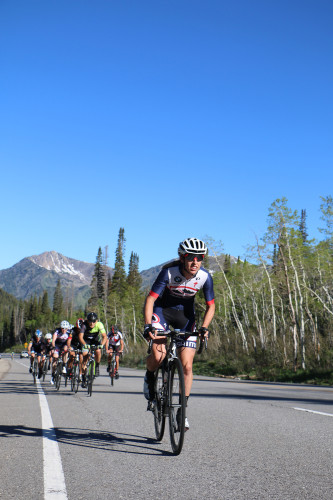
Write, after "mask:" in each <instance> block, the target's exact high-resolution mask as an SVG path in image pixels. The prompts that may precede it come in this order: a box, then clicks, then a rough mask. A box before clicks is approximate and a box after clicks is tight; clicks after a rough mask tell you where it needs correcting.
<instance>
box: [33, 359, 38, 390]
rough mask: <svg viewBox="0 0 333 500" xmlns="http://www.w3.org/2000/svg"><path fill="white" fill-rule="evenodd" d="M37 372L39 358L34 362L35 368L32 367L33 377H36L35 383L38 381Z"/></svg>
mask: <svg viewBox="0 0 333 500" xmlns="http://www.w3.org/2000/svg"><path fill="white" fill-rule="evenodd" d="M37 373H38V361H37V359H35V360H34V364H33V369H32V375H33V378H34V384H35V383H36V381H37Z"/></svg>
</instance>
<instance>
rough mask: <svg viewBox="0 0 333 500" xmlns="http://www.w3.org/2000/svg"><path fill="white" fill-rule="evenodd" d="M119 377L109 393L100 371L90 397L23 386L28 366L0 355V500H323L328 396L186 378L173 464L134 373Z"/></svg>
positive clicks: (329, 434) (331, 489) (328, 485)
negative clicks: (182, 425)
mask: <svg viewBox="0 0 333 500" xmlns="http://www.w3.org/2000/svg"><path fill="white" fill-rule="evenodd" d="M120 374H121V377H120V379H119V380H117V381H115V385H114V387H111V385H110V382H109V378H108V377H107V374H106V370H105V368H104V367H103V368H102V371H101V376H100V377H99V378H98V379H96V381H95V384H94V393H93V395H92V397H91V398H90V397H88V396H87V395H86V392H85V391H83V390H82V389H80V390H79V392H78V394H76V395H75V394H72V393H71V392H70V389H69V388H65V387H64V386H62V387H61V388H60V391H59V392H56V391H55V389H54V387H53V386H51V385H50V383H49V376H48V377H47V381H46V382H44V383H41V384H37V386H34V385H33V383H32V377H31V375H30V374H29V373H28V360H26V359H20V358H19V357H15V358H14V360H11V359H10V357H4V355H3V356H2V359H1V360H0V500H7V499H15V500H20V499H25V500H27V499H28V500H29V499H34V500H50V499H52V498H57V499H61V500H64V499H70V500H74V499H75V500H80V499H83V500H86V499H87V500H88V499H97V500H99V499H101V500H102V499H103V500H108V499H111V498H117V499H136V500H141V499H144V500H147V498H158V497H159V496H163V497H167V498H171V499H173V498H177V499H193V500H194V499H206V500H210V499H223V500H229V499H230V500H251V499H253V500H254V499H263V500H266V499H279V500H280V499H281V500H288V499H292V500H294V499H297V500H298V499H309V500H310V499H311V500H312V499H321V500H325V499H327V500H331V499H332V498H333V470H332V469H333V465H332V464H333V456H332V452H333V446H332V440H333V406H332V403H333V388H320V387H309V386H300V385H297V386H295V385H293V386H291V385H287V384H285V385H284V384H264V383H250V382H241V381H232V380H225V379H218V378H214V379H212V378H207V377H196V378H195V380H194V383H193V390H192V395H191V398H190V401H189V407H188V418H189V421H190V430H189V431H188V432H187V433H186V436H185V443H184V447H183V450H182V453H181V454H180V455H179V456H173V455H172V453H171V446H170V442H169V435H168V429H166V432H165V436H164V439H163V441H162V442H161V443H157V442H156V441H155V439H154V436H155V434H154V425H153V418H152V414H151V413H150V412H147V411H146V401H145V399H144V397H143V395H142V384H143V375H144V373H143V372H142V371H139V370H131V369H125V368H121V370H120ZM50 422H51V424H50ZM167 423H168V422H167ZM59 452H60V453H59ZM57 453H58V454H59V455H57ZM44 478H45V479H44ZM62 480H63V481H64V483H63V485H62ZM44 485H46V487H47V488H46V489H45V488H44Z"/></svg>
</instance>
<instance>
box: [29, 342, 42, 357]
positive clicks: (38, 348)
mask: <svg viewBox="0 0 333 500" xmlns="http://www.w3.org/2000/svg"><path fill="white" fill-rule="evenodd" d="M30 343H31V352H35V353H36V354H41V352H42V351H44V349H45V344H44V340H43V339H41V340H40V341H37V340H36V339H32V340H31V341H30Z"/></svg>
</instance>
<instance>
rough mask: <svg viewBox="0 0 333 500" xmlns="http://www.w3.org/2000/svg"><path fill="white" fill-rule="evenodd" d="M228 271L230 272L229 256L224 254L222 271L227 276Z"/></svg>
mask: <svg viewBox="0 0 333 500" xmlns="http://www.w3.org/2000/svg"><path fill="white" fill-rule="evenodd" d="M230 270H231V256H230V254H226V255H225V256H224V263H223V271H224V273H225V274H228V273H229V272H230Z"/></svg>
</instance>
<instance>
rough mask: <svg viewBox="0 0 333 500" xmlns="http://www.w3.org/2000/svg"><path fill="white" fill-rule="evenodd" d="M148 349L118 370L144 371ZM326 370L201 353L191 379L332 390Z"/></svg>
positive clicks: (129, 355)
mask: <svg viewBox="0 0 333 500" xmlns="http://www.w3.org/2000/svg"><path fill="white" fill-rule="evenodd" d="M24 350H26V349H25V348H24V346H23V345H15V346H12V347H10V348H7V349H5V350H4V351H3V352H4V353H9V354H10V353H11V352H14V353H15V354H20V352H21V351H24ZM146 357H147V346H146V345H145V344H139V345H137V346H136V347H135V348H133V346H131V348H130V349H129V351H128V352H126V353H125V355H124V357H123V358H122V359H121V361H120V368H121V367H127V368H136V369H141V370H145V369H146ZM105 363H106V356H105V355H104V356H103V357H102V364H105ZM325 364H326V367H311V368H308V369H306V370H302V369H297V370H296V371H294V370H292V369H288V368H281V367H276V366H274V364H273V363H272V364H271V363H269V362H268V363H267V362H266V363H264V364H262V363H260V362H258V360H255V359H253V358H251V357H244V356H241V357H239V358H234V359H226V358H225V357H224V356H217V357H216V356H215V357H212V356H209V353H203V354H202V355H200V356H195V358H194V363H193V373H194V375H204V376H207V377H221V378H233V379H241V380H257V381H262V382H285V383H294V384H311V385H325V386H333V370H330V369H329V368H328V367H327V366H329V364H330V363H325Z"/></svg>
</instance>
